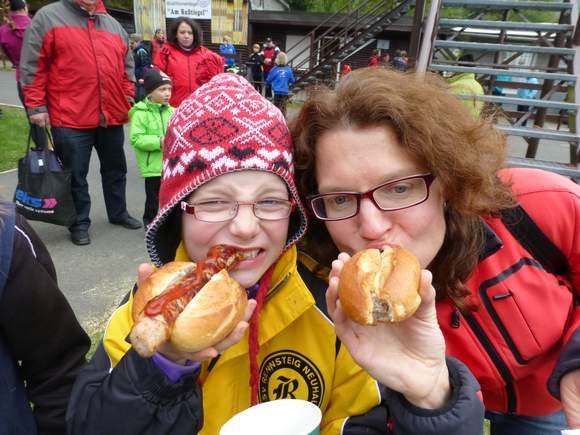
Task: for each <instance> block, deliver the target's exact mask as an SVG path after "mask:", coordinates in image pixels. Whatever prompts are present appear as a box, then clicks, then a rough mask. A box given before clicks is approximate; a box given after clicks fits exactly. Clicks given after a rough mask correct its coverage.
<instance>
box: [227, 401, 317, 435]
mask: <svg viewBox="0 0 580 435" xmlns="http://www.w3.org/2000/svg"><path fill="white" fill-rule="evenodd" d="M321 419H322V413H321V412H320V408H318V406H316V405H314V404H313V403H310V402H308V401H306V400H298V399H281V400H272V401H271V402H264V403H260V404H258V405H256V406H252V407H251V408H248V409H246V410H245V411H242V412H240V413H239V414H236V415H234V416H233V417H232V418H230V419H229V420H228V421H227V422H226V424H224V425H223V426H222V428H221V430H220V435H273V434H276V435H320V420H321Z"/></svg>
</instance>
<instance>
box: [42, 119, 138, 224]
mask: <svg viewBox="0 0 580 435" xmlns="http://www.w3.org/2000/svg"><path fill="white" fill-rule="evenodd" d="M52 136H53V138H54V148H55V151H56V154H57V155H58V157H59V158H60V159H61V160H62V163H63V165H64V167H65V168H69V169H70V170H71V173H72V174H71V188H72V196H73V200H74V203H75V208H76V212H77V220H76V222H75V223H74V224H72V225H71V226H70V227H69V230H70V231H71V232H72V231H78V230H87V229H88V228H89V226H90V225H91V219H90V218H89V214H90V211H91V197H90V195H89V185H88V183H87V174H88V172H89V163H90V161H91V153H92V150H93V147H95V149H96V150H97V155H98V156H99V161H100V163H101V183H102V186H103V196H104V198H105V206H106V208H107V217H108V218H109V221H111V222H121V221H123V220H125V219H126V218H127V216H128V214H127V204H126V201H125V185H126V174H127V161H126V160H125V151H124V150H123V142H124V140H125V134H124V132H123V126H122V125H119V126H112V127H98V128H94V129H89V130H80V129H76V128H64V127H54V128H53V129H52Z"/></svg>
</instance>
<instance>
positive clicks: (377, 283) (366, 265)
mask: <svg viewBox="0 0 580 435" xmlns="http://www.w3.org/2000/svg"><path fill="white" fill-rule="evenodd" d="M420 275H421V267H420V265H419V260H418V259H417V257H415V255H413V254H412V253H411V252H409V251H407V250H406V249H403V248H401V247H399V246H385V247H384V248H383V249H382V250H379V249H365V250H364V251H360V252H357V253H356V254H355V255H353V256H352V258H351V259H350V260H349V261H348V262H347V263H346V264H345V265H344V267H343V269H342V272H341V273H340V281H339V284H338V297H339V299H340V303H341V305H342V309H343V311H344V312H345V314H346V315H347V316H348V317H349V318H350V319H351V320H353V321H354V322H356V323H359V324H361V325H375V324H377V323H378V322H383V323H394V322H400V321H402V320H405V319H407V318H408V317H410V316H412V315H413V313H414V312H415V311H416V310H417V308H418V307H419V305H420V304H421V297H420V296H419V282H420Z"/></svg>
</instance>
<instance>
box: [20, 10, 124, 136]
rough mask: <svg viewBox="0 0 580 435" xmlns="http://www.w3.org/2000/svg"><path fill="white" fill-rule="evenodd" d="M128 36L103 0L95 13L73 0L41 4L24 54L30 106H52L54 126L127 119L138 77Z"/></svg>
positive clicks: (22, 65) (48, 108)
mask: <svg viewBox="0 0 580 435" xmlns="http://www.w3.org/2000/svg"><path fill="white" fill-rule="evenodd" d="M127 41H128V36H127V33H126V32H125V31H124V30H123V28H122V27H121V25H120V24H119V23H118V22H117V21H116V20H115V19H114V18H113V17H111V16H110V15H108V14H107V11H106V9H105V7H104V6H103V4H102V2H101V1H99V3H98V5H97V10H96V11H95V14H94V16H92V17H90V16H89V14H88V13H87V12H85V11H84V10H82V9H81V8H80V7H79V6H78V5H77V4H76V3H75V2H74V1H73V0H61V1H59V2H57V3H52V4H49V5H47V6H45V7H43V8H41V9H40V10H39V11H38V12H37V13H36V15H35V16H34V18H33V20H32V22H31V23H30V26H29V27H28V29H27V31H26V34H25V36H24V46H23V49H22V57H21V60H20V68H21V70H22V79H21V81H22V84H23V90H24V97H25V102H26V106H27V107H28V108H29V112H30V113H31V114H35V113H41V112H46V111H48V114H49V116H50V122H51V125H52V126H53V127H69V128H79V129H89V128H96V127H98V126H99V125H101V126H106V125H121V124H124V123H125V122H127V112H128V111H129V108H130V104H129V102H128V101H127V97H132V96H133V94H134V85H133V81H134V80H135V77H134V75H133V56H132V54H131V51H130V50H129V46H128V42H127Z"/></svg>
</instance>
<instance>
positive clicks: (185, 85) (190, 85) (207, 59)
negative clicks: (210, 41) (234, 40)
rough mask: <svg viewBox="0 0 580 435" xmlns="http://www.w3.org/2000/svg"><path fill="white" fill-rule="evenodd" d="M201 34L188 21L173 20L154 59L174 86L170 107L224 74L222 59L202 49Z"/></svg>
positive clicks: (196, 26)
mask: <svg viewBox="0 0 580 435" xmlns="http://www.w3.org/2000/svg"><path fill="white" fill-rule="evenodd" d="M202 35H203V32H202V30H201V27H200V26H199V24H198V23H196V22H195V21H194V20H192V19H191V18H187V17H179V18H176V19H175V20H174V21H173V23H171V27H170V28H169V32H168V34H167V42H166V43H165V45H164V46H163V48H162V49H161V51H160V53H159V56H157V58H156V59H155V61H156V64H155V65H156V66H157V67H158V68H159V69H160V70H161V71H163V72H164V73H165V74H167V75H168V76H169V78H170V79H171V83H172V85H173V91H172V94H171V100H170V101H169V104H171V106H173V107H177V106H179V105H180V104H181V102H182V101H183V100H184V99H185V98H187V97H188V96H189V95H190V94H191V93H192V92H193V91H195V90H196V89H197V88H199V87H200V86H201V85H202V84H204V83H207V82H208V81H209V80H210V79H211V78H212V77H213V76H215V75H216V74H220V73H222V72H224V59H223V57H221V56H220V55H218V54H216V53H214V52H213V51H211V50H210V49H209V48H206V47H204V46H203V45H202V44H203V40H202Z"/></svg>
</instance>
